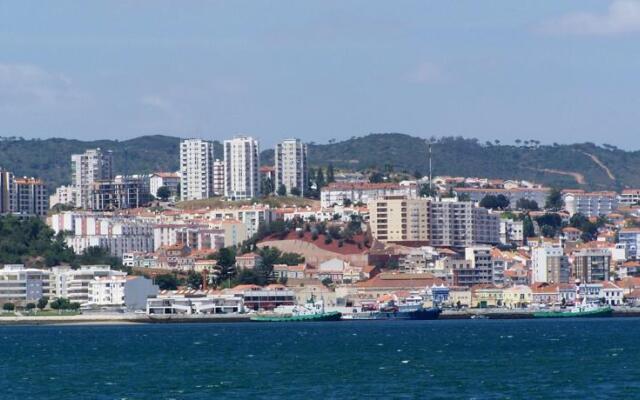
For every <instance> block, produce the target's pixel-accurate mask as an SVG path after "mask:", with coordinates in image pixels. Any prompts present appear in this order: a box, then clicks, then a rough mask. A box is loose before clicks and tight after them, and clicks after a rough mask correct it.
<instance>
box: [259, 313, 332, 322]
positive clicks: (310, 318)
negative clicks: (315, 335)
mask: <svg viewBox="0 0 640 400" xmlns="http://www.w3.org/2000/svg"><path fill="white" fill-rule="evenodd" d="M341 318H342V313H341V312H338V311H329V312H324V313H314V314H288V315H287V314H258V315H254V316H253V317H251V321H255V322H319V321H340V319H341Z"/></svg>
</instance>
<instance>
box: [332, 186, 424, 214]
mask: <svg viewBox="0 0 640 400" xmlns="http://www.w3.org/2000/svg"><path fill="white" fill-rule="evenodd" d="M388 196H403V197H407V198H409V199H413V198H416V197H418V186H417V185H416V184H415V183H411V184H407V185H401V184H398V183H368V182H352V183H346V182H335V183H331V184H329V185H327V186H325V187H323V188H322V189H321V191H320V204H321V206H322V207H323V208H325V207H327V208H328V207H331V206H333V205H336V204H337V205H344V204H345V200H349V201H350V202H351V203H364V204H367V203H368V202H370V201H374V200H378V199H382V198H384V197H388Z"/></svg>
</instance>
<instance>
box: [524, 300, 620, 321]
mask: <svg viewBox="0 0 640 400" xmlns="http://www.w3.org/2000/svg"><path fill="white" fill-rule="evenodd" d="M611 314H613V309H612V308H611V307H609V306H599V305H597V304H593V303H587V302H586V299H583V301H582V303H581V304H579V305H576V306H574V307H571V308H569V309H567V310H549V311H538V312H534V313H533V317H534V318H585V317H610V316H611Z"/></svg>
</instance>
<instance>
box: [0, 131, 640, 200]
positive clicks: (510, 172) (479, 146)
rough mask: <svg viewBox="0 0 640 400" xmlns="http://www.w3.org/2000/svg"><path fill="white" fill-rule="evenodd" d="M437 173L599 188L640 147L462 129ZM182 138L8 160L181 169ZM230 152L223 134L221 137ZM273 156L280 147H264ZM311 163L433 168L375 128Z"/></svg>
mask: <svg viewBox="0 0 640 400" xmlns="http://www.w3.org/2000/svg"><path fill="white" fill-rule="evenodd" d="M431 140H432V154H433V171H434V175H454V176H480V177H488V178H503V179H527V180H531V181H535V182H540V183H544V184H547V185H552V186H558V187H573V188H577V187H581V188H585V189H591V190H603V189H621V188H625V187H640V174H639V173H638V172H640V152H638V151H624V150H620V149H618V148H616V147H614V146H608V145H604V146H596V145H595V144H593V143H581V144H572V145H558V144H553V145H540V144H539V142H537V141H525V142H520V143H519V144H518V145H503V144H500V143H499V142H498V141H495V142H485V143H481V142H480V141H478V140H476V139H464V138H461V137H444V138H432V139H431ZM179 142H180V138H177V137H170V136H161V135H154V136H142V137H138V138H135V139H130V140H123V141H117V140H97V141H80V140H70V139H59V138H53V139H43V140H41V139H33V140H26V139H21V138H2V139H1V140H0V167H3V168H6V169H8V170H10V171H13V172H14V173H15V174H16V175H17V176H22V175H28V176H37V177H41V178H43V179H44V180H45V181H46V182H47V184H48V186H49V187H50V188H55V187H56V186H58V185H62V184H68V183H69V181H70V173H71V172H70V156H71V154H75V153H81V152H83V151H84V150H86V149H89V148H95V147H100V148H102V149H105V150H112V151H113V153H114V164H115V172H116V173H117V174H133V173H150V172H154V171H175V170H177V169H178V146H179ZM215 153H216V157H217V158H222V146H221V145H220V142H216V144H215ZM261 157H262V160H261V162H262V163H263V164H267V165H268V164H272V163H273V150H271V149H268V150H264V151H263V152H262V156H261ZM309 157H310V164H311V165H312V166H319V165H322V166H326V165H327V164H329V163H332V164H333V165H334V166H335V167H336V168H344V169H351V170H366V169H376V168H377V169H384V168H389V167H392V168H393V169H394V170H395V171H406V172H408V173H413V172H415V171H418V172H420V173H422V174H426V173H427V170H428V161H427V145H426V142H425V140H424V139H421V138H417V137H412V136H409V135H404V134H398V133H380V134H370V135H367V136H363V137H353V138H351V139H347V140H344V141H335V142H332V143H329V144H314V143H310V145H309Z"/></svg>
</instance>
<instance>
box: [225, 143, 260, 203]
mask: <svg viewBox="0 0 640 400" xmlns="http://www.w3.org/2000/svg"><path fill="white" fill-rule="evenodd" d="M259 167H260V148H259V146H258V141H257V140H256V139H254V138H252V137H247V136H237V137H235V138H233V139H230V140H225V141H224V195H225V197H227V198H229V199H236V200H238V199H250V198H253V197H258V196H259V195H260V171H259Z"/></svg>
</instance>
